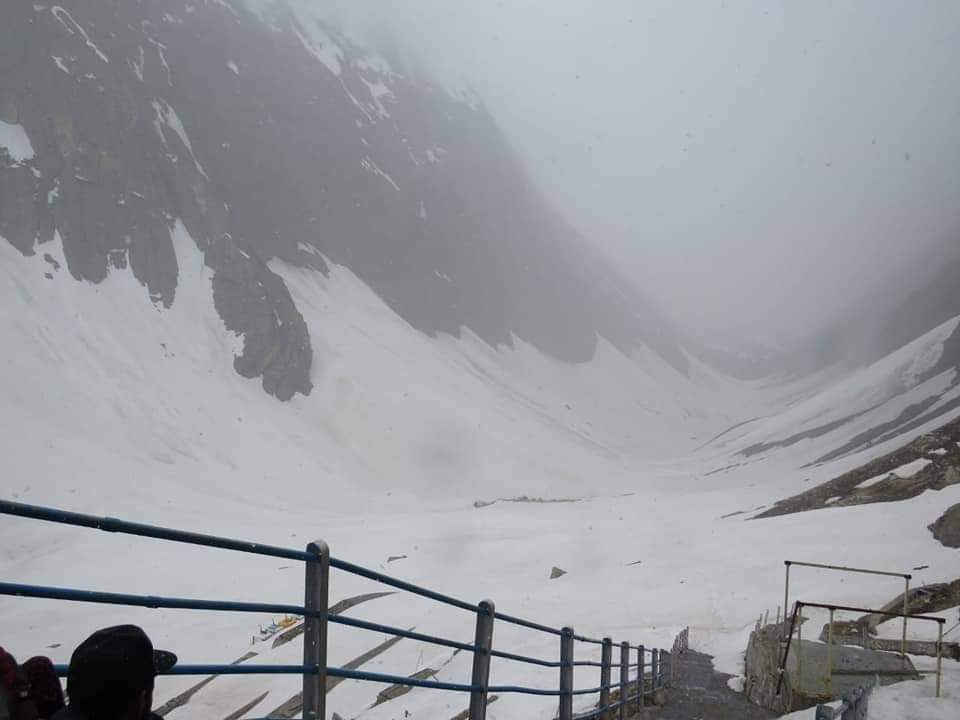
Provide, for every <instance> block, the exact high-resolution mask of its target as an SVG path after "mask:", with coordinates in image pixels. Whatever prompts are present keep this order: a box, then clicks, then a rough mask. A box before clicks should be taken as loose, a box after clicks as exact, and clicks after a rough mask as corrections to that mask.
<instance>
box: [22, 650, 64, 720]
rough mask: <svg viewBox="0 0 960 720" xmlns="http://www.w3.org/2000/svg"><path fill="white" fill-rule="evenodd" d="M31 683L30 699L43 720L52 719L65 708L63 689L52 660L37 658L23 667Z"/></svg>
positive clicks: (30, 660) (28, 661)
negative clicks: (45, 719)
mask: <svg viewBox="0 0 960 720" xmlns="http://www.w3.org/2000/svg"><path fill="white" fill-rule="evenodd" d="M21 667H22V668H23V672H24V673H25V674H26V676H27V680H29V681H30V697H31V698H32V699H33V703H34V705H36V707H37V713H38V714H39V715H40V717H41V718H49V717H52V716H53V714H54V713H55V712H56V711H57V710H59V709H60V708H62V707H63V688H62V687H61V686H60V678H58V677H57V671H56V670H54V668H53V663H52V662H50V658H47V657H43V656H37V657H32V658H30V659H29V660H27V661H26V662H25V663H23V665H22V666H21Z"/></svg>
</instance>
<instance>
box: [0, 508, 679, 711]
mask: <svg viewBox="0 0 960 720" xmlns="http://www.w3.org/2000/svg"><path fill="white" fill-rule="evenodd" d="M0 514H5V515H13V516H17V517H22V518H29V519H33V520H41V521H46V522H54V523H60V524H64V525H73V526H77V527H85V528H91V529H97V530H102V531H105V532H112V533H122V534H127V535H137V536H140V537H147V538H152V539H156V540H165V541H170V542H179V543H185V544H189V545H199V546H205V547H212V548H219V549H223V550H233V551H236V552H245V553H251V554H255V555H262V556H269V557H279V558H285V559H291V560H298V561H301V562H304V563H306V568H307V578H306V584H305V591H306V592H305V597H306V599H307V601H306V603H305V605H302V606H301V605H290V604H279V603H258V602H237V601H229V600H208V599H196V598H179V597H166V596H157V595H135V594H129V593H114V592H101V591H93V590H84V589H76V588H64V587H51V586H42V585H27V584H22V583H11V582H0V595H10V596H17V597H32V598H45V599H54V600H65V601H73V602H91V603H106V604H114V605H127V606H136V607H146V608H175V609H184V610H209V611H216V612H254V613H267V614H283V615H295V616H301V617H303V618H304V623H303V624H304V662H303V664H302V665H232V664H231V665H191V664H178V665H176V666H174V667H173V668H172V669H171V670H170V671H169V672H168V673H167V674H170V675H252V674H263V675H277V674H282V675H301V676H302V677H303V679H304V692H303V717H304V720H322V719H323V718H324V717H325V713H326V703H325V694H326V693H325V688H326V678H328V677H332V678H343V679H349V680H362V681H368V682H375V683H384V684H391V685H400V686H406V687H411V688H414V687H417V688H425V689H431V690H445V691H451V692H463V693H470V696H471V702H470V710H469V716H468V717H469V720H484V717H485V713H486V705H487V696H488V694H489V693H501V694H508V693H516V694H525V695H541V696H551V697H558V698H560V711H559V720H572V718H573V711H572V698H573V697H574V696H583V695H591V694H596V693H599V694H600V698H601V701H600V703H599V704H598V706H597V708H596V709H594V710H592V711H590V712H589V713H587V714H585V715H579V716H578V718H583V719H586V718H603V719H604V720H612V718H613V715H612V711H614V710H619V711H620V717H623V713H624V710H625V709H626V707H627V706H628V705H629V704H630V703H636V704H637V705H638V706H639V707H643V705H644V703H645V700H646V697H648V696H649V695H651V694H652V693H654V692H655V691H656V690H658V689H660V688H661V687H663V686H664V685H665V684H666V682H667V678H668V677H669V672H668V667H669V664H670V654H669V653H667V652H666V651H664V650H657V649H649V650H648V649H645V648H644V646H643V645H628V644H626V643H624V644H622V645H620V647H621V662H620V663H618V664H616V665H615V664H614V663H613V661H612V656H611V651H612V646H613V643H612V641H611V640H610V639H609V638H605V639H597V638H591V637H586V636H583V635H577V634H575V633H574V632H573V629H572V628H554V627H550V626H547V625H542V624H540V623H536V622H533V621H530V620H525V619H523V618H519V617H515V616H513V615H508V614H506V613H500V612H496V610H495V609H494V606H493V603H491V602H489V601H485V602H482V603H476V604H475V603H469V602H466V601H464V600H460V599H458V598H455V597H452V596H450V595H445V594H443V593H440V592H436V591H434V590H430V589H429V588H424V587H421V586H418V585H414V584H413V583H409V582H406V581H404V580H400V579H398V578H395V577H391V576H389V575H385V574H383V573H380V572H376V571H374V570H370V569H368V568H365V567H362V566H360V565H355V564H354V563H350V562H347V561H344V560H340V559H338V558H334V557H330V556H329V552H328V551H326V546H325V545H324V544H323V543H320V542H317V543H311V544H310V545H309V546H308V547H307V550H306V551H302V550H294V549H290V548H282V547H276V546H273V545H265V544H262V543H254V542H248V541H244V540H236V539H232V538H224V537H217V536H213V535H204V534H200V533H194V532H186V531H181V530H175V529H171V528H164V527H157V526H153V525H145V524H142V523H133V522H128V521H125V520H119V519H116V518H109V517H97V516H93V515H84V514H80V513H74V512H68V511H64V510H58V509H54V508H46V507H39V506H35V505H26V504H23V503H17V502H12V501H7V500H0ZM329 568H335V569H337V570H341V571H343V572H347V573H350V574H352V575H357V576H360V577H364V578H367V579H369V580H373V581H375V582H378V583H381V584H384V585H388V586H390V587H393V588H397V589H399V590H404V591H406V592H409V593H412V594H414V595H418V596H420V597H424V598H427V599H429V600H432V601H434V602H438V603H442V604H444V605H449V606H452V607H457V608H460V609H462V610H466V611H469V612H471V613H474V614H475V615H476V618H477V639H476V640H475V642H474V643H465V642H459V641H456V640H450V639H448V638H441V637H437V636H433V635H428V634H425V633H418V632H414V631H413V630H404V629H402V628H397V627H392V626H389V625H384V624H380V623H375V622H370V621H366V620H359V619H354V618H349V617H344V616H343V615H339V614H331V613H329V611H328V607H327V590H328V588H329ZM495 620H496V621H500V622H505V623H508V624H512V625H516V626H520V627H523V628H527V629H530V630H534V631H537V632H540V633H546V634H549V635H555V636H558V637H560V638H561V657H560V659H559V660H558V661H555V660H545V659H542V658H535V657H530V656H526V655H519V654H515V653H509V652H505V651H502V650H496V649H494V648H493V647H492V640H491V638H492V625H493V622H494V621H495ZM329 623H333V624H338V625H345V626H349V627H354V628H358V629H361V630H368V631H372V632H379V633H384V634H387V635H391V636H393V637H401V638H407V639H410V640H414V641H417V642H424V643H431V644H434V645H440V646H443V647H450V648H454V649H457V650H463V651H468V652H471V653H473V659H474V662H473V677H472V679H471V682H470V683H469V684H461V683H450V682H442V681H439V680H426V679H417V678H411V677H406V676H399V675H391V674H384V673H374V672H368V671H365V670H355V669H350V668H342V667H328V666H327V664H326V637H327V625H328V624H329ZM575 641H576V642H580V643H585V644H593V645H600V646H601V647H602V649H603V654H602V655H603V659H602V661H601V662H596V661H592V660H574V659H573V643H574V642H575ZM631 650H635V651H637V662H635V663H631V662H629V659H630V658H629V655H630V651H631ZM648 654H649V656H650V659H649V661H648V660H647V655H648ZM494 657H496V658H500V659H503V660H510V661H514V662H519V663H523V664H527V665H534V666H539V667H544V668H558V669H559V670H560V684H559V687H558V688H556V689H554V688H534V687H526V686H519V685H490V684H489V666H490V658H494ZM575 667H597V668H600V671H601V683H600V685H599V686H598V687H591V688H581V689H575V688H574V687H573V669H574V668H575ZM613 667H619V668H620V672H621V676H620V682H611V678H610V671H611V670H612V668H613ZM632 668H636V673H635V676H634V678H633V680H630V679H629V677H630V670H631V669H632ZM57 670H58V672H59V673H60V674H61V675H64V674H66V671H67V668H66V666H62V665H61V666H57ZM648 670H649V675H647V671H648ZM631 686H633V688H634V694H633V695H632V696H631V695H629V691H630V688H631ZM613 688H619V689H620V693H621V698H620V699H619V700H618V701H616V702H611V701H610V691H611V689H613Z"/></svg>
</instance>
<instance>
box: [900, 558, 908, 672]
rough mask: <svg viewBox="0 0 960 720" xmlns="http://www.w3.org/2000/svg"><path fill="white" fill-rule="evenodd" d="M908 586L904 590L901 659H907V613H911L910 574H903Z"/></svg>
mask: <svg viewBox="0 0 960 720" xmlns="http://www.w3.org/2000/svg"><path fill="white" fill-rule="evenodd" d="M903 579H904V582H905V583H906V586H905V588H904V590H903V638H902V639H901V640H900V659H901V661H902V660H906V659H907V615H909V614H910V613H909V610H908V608H909V607H910V576H909V575H904V576H903Z"/></svg>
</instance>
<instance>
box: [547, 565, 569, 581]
mask: <svg viewBox="0 0 960 720" xmlns="http://www.w3.org/2000/svg"><path fill="white" fill-rule="evenodd" d="M566 574H567V571H566V570H561V569H560V568H558V567H553V568H551V569H550V579H551V580H556V579H557V578H558V577H563V576H564V575H566Z"/></svg>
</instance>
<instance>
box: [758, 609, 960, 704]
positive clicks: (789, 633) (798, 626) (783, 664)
mask: <svg viewBox="0 0 960 720" xmlns="http://www.w3.org/2000/svg"><path fill="white" fill-rule="evenodd" d="M805 607H809V608H819V609H821V610H827V611H829V613H830V619H829V622H828V625H827V643H826V644H827V688H828V690H829V689H830V688H831V687H832V685H831V683H832V680H833V647H834V638H833V626H834V615H835V613H836V611H838V610H840V611H846V612H859V613H870V614H874V615H884V616H886V617H891V618H896V617H909V618H910V619H911V620H924V621H928V622H935V623H937V627H938V631H937V670H936V677H937V679H936V690H935V693H936V697H940V693H941V685H942V682H943V626H944V624H946V620H944V619H943V618H940V617H935V616H929V615H908V616H904V615H903V613H896V612H889V611H886V610H877V609H875V608H862V607H850V606H848V605H833V604H824V603H813V602H801V601H799V600H797V601H796V602H795V603H794V606H793V613H792V614H791V615H790V624H789V625H787V630H786V641H785V644H784V649H783V655H782V657H781V659H780V664H779V667H778V668H777V694H778V695H779V694H780V692H781V690H782V689H783V678H784V676H785V675H786V670H787V660H788V659H789V657H790V646H791V644H792V641H793V634H794V631H796V634H797V648H798V653H797V663H798V674H800V673H802V669H801V668H800V662H801V659H802V657H803V654H802V652H800V651H799V648H800V647H801V643H802V642H803V637H802V632H803V631H802V628H803V623H802V622H799V623H798V622H797V617H798V616H799V615H800V613H801V612H802V611H803V608H805ZM784 624H786V621H784Z"/></svg>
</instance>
